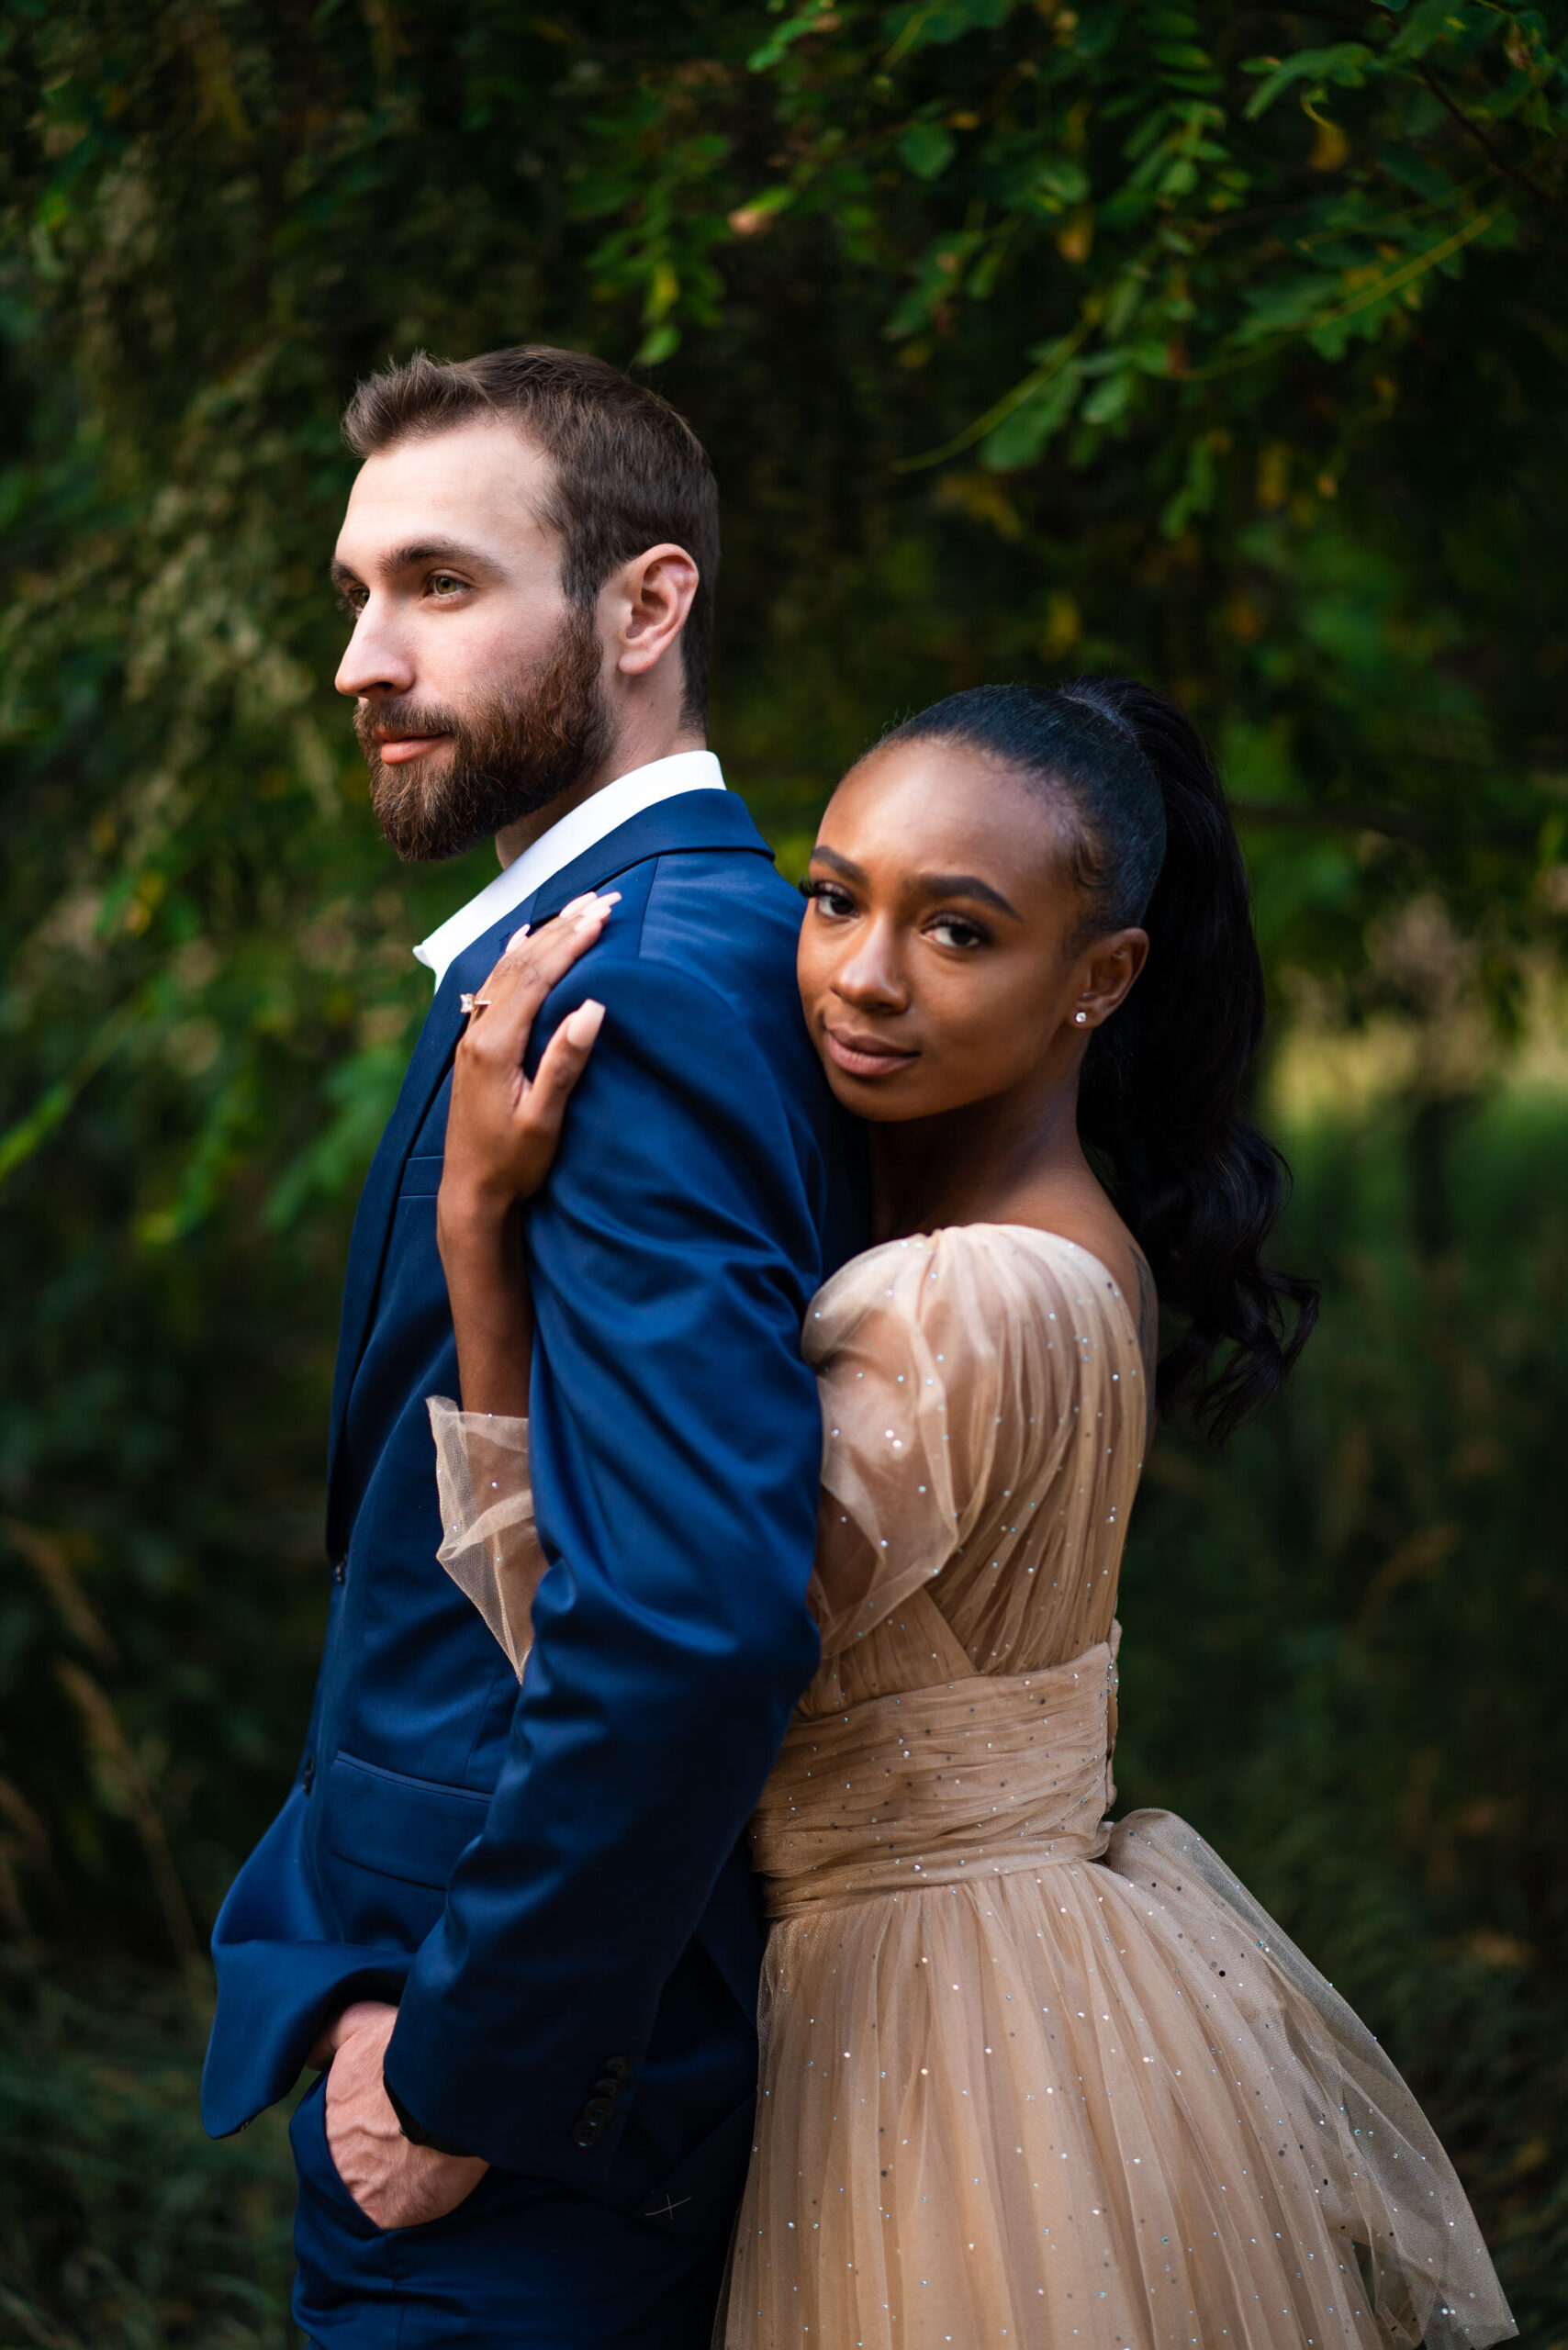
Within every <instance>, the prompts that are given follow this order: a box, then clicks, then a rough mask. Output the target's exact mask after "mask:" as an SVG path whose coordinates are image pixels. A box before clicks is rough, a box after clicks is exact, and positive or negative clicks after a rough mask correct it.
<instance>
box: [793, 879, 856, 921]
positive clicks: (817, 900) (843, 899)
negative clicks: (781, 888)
mask: <svg viewBox="0 0 1568 2350" xmlns="http://www.w3.org/2000/svg"><path fill="white" fill-rule="evenodd" d="M803 887H804V890H805V893H806V896H807V897H808V898H809V899H810V900H811V901H812V905H813V906H815V907H816V909H817V911H818V912H819V913H824V914H827V915H830V916H831V917H833V918H834V920H838V921H841V920H842V919H843V918H844V916H845V915H846V914H852V913H853V912H855V901H854V899H853V898H852V897H851V896H850V894H849V892H848V890H846V889H845V888H844V886H843V884H842V883H841V882H838V881H807V882H806V883H804V884H803Z"/></svg>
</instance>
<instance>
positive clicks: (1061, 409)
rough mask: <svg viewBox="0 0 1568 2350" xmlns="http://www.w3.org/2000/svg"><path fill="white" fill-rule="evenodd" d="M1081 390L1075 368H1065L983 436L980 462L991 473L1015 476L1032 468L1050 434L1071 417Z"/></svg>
mask: <svg viewBox="0 0 1568 2350" xmlns="http://www.w3.org/2000/svg"><path fill="white" fill-rule="evenodd" d="M1080 389H1081V378H1080V375H1079V372H1078V370H1077V368H1076V367H1072V366H1069V367H1066V368H1064V369H1063V370H1062V372H1061V374H1060V375H1057V376H1055V377H1053V378H1052V380H1051V382H1049V383H1048V384H1047V385H1045V386H1042V388H1041V389H1040V390H1039V391H1038V392H1036V394H1034V395H1033V397H1030V398H1029V399H1026V400H1024V401H1021V402H1020V403H1019V405H1018V407H1016V408H1014V411H1013V413H1012V415H1011V416H1006V417H1003V418H1002V422H1001V423H1000V424H998V425H997V426H995V427H994V429H993V430H992V431H991V432H989V433H988V434H987V435H986V438H985V439H984V441H982V442H981V443H980V463H981V464H983V465H985V466H986V467H988V468H989V470H990V471H991V472H992V473H1014V472H1016V471H1017V470H1018V469H1019V468H1020V467H1021V466H1024V465H1032V464H1034V462H1035V460H1036V457H1037V456H1038V455H1039V453H1040V452H1041V450H1042V449H1043V448H1044V447H1045V445H1046V443H1047V441H1048V440H1049V439H1050V437H1051V435H1052V434H1053V433H1054V432H1057V431H1059V430H1060V429H1061V427H1062V425H1064V424H1065V423H1066V421H1067V420H1068V418H1069V417H1070V415H1071V414H1072V411H1073V408H1074V407H1075V405H1076V403H1077V400H1078V395H1079V391H1080Z"/></svg>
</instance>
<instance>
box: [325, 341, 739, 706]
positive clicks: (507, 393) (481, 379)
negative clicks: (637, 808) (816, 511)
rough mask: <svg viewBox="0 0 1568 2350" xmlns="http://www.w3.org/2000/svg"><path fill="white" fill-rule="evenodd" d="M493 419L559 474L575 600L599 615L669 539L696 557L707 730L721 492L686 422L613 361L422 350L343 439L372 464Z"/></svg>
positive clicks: (692, 676) (686, 664)
mask: <svg viewBox="0 0 1568 2350" xmlns="http://www.w3.org/2000/svg"><path fill="white" fill-rule="evenodd" d="M484 416H498V417H504V418H506V419H507V420H509V421H510V423H512V424H514V425H515V426H516V427H517V430H518V431H519V432H521V434H523V435H524V437H525V438H526V439H528V440H530V441H532V442H533V443H534V445H535V446H536V447H537V448H540V449H542V450H543V452H544V454H545V455H546V456H547V457H548V458H549V459H550V461H551V464H553V466H554V474H555V487H554V496H553V498H551V501H550V506H549V509H548V510H547V511H546V512H545V513H544V514H543V516H542V517H541V519H542V520H543V521H544V522H545V523H546V524H547V525H548V526H549V527H550V528H551V529H552V530H554V531H558V532H559V533H560V535H561V539H562V543H563V545H564V548H565V554H564V556H563V560H562V567H561V584H562V586H563V588H565V590H566V594H567V596H568V597H569V598H570V599H572V601H573V602H574V603H577V604H579V605H581V606H583V607H584V608H585V609H586V610H589V611H591V610H592V609H593V605H594V602H595V599H597V597H598V595H599V589H600V588H602V587H603V585H604V583H605V581H606V580H607V579H608V578H609V576H610V573H611V572H612V571H613V570H614V569H615V568H616V566H617V565H619V564H622V563H628V562H630V561H631V559H632V557H633V555H638V554H642V553H643V552H644V549H645V548H648V547H651V546H657V545H658V544H659V543H661V541H664V540H673V541H674V543H676V545H678V546H682V547H684V548H685V549H686V551H687V553H688V554H689V555H690V556H691V558H692V560H693V561H694V562H695V564H696V565H697V571H698V584H697V594H696V596H695V598H694V599H693V600H692V606H691V610H690V612H689V615H688V617H687V622H686V626H685V628H684V630H683V631H682V632H681V640H680V643H681V661H682V676H683V678H684V692H683V696H682V702H681V716H682V718H683V720H684V721H685V722H686V723H687V724H689V725H691V726H701V727H705V725H706V721H707V712H708V665H709V657H710V654H711V647H712V641H713V582H714V580H715V578H716V577H717V576H718V570H719V491H718V485H717V484H716V482H715V481H714V479H713V468H712V466H711V464H709V462H708V453H707V451H706V450H705V449H704V448H703V446H702V443H701V442H700V441H699V439H698V438H697V435H696V433H695V432H693V431H692V430H691V427H690V426H689V424H688V423H687V421H686V420H685V418H684V417H682V416H679V415H678V414H677V412H676V410H675V409H674V408H671V406H670V404H669V402H668V401H667V400H662V399H660V397H659V396H658V394H657V393H656V392H651V391H649V390H648V388H647V386H646V385H644V384H634V383H633V382H632V380H631V378H630V377H629V376H626V375H622V374H621V372H620V370H619V369H618V368H615V367H611V366H610V364H609V363H608V361H606V360H603V359H595V358H593V357H592V356H591V355H590V353H588V352H586V351H552V350H550V349H549V348H548V347H547V346H545V345H543V344H538V343H523V344H519V345H518V346H517V347H516V348H515V349H514V350H511V351H487V352H484V353H481V354H480V356H479V357H478V358H477V359H459V360H438V359H431V357H430V355H429V354H428V353H426V352H423V351H416V352H415V353H414V355H413V357H412V358H411V359H407V360H405V361H404V362H403V364H402V365H401V366H399V367H389V368H387V369H386V370H385V372H384V373H383V374H381V375H368V376H366V378H365V380H364V383H362V384H361V385H360V386H359V388H358V389H357V390H356V392H355V393H354V396H353V399H352V400H351V401H350V402H349V405H348V408H347V409H346V411H345V412H344V416H343V438H344V440H345V441H346V442H348V444H349V447H350V448H351V449H352V450H353V453H354V455H355V456H356V457H369V456H373V455H374V454H375V452H376V451H377V450H380V449H389V448H391V447H393V446H394V445H395V444H396V443H397V442H399V441H411V440H417V439H422V438H423V437H424V436H425V435H426V434H428V433H432V432H445V431H451V430H452V428H453V427H454V426H455V425H462V424H468V423H472V422H473V420H475V419H476V417H484Z"/></svg>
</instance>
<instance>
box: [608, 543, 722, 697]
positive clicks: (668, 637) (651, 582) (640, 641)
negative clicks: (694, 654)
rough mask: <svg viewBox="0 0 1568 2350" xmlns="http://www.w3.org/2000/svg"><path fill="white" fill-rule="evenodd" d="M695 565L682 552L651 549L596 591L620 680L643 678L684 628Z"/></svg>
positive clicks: (695, 584)
mask: <svg viewBox="0 0 1568 2350" xmlns="http://www.w3.org/2000/svg"><path fill="white" fill-rule="evenodd" d="M699 576H700V575H699V573H698V569H697V565H696V564H695V563H693V561H692V559H691V557H690V556H689V554H687V552H686V549H685V548H684V547H678V546H672V545H666V546H656V547H650V548H649V549H648V552H647V553H646V554H640V555H636V556H634V557H633V560H632V561H631V562H630V563H624V564H622V566H621V568H620V570H619V571H617V572H615V573H613V574H612V575H611V576H610V578H609V579H607V580H606V581H605V583H604V586H603V588H601V589H600V591H599V619H600V621H601V624H603V625H605V627H606V633H607V635H608V638H609V643H610V649H611V651H612V653H613V654H614V656H615V666H616V667H617V668H618V669H619V670H620V672H621V674H622V677H645V676H646V675H647V673H648V671H649V670H650V669H653V668H655V667H656V666H657V665H658V663H659V662H660V661H661V660H663V658H664V656H665V655H666V653H667V652H668V651H669V649H670V647H671V645H672V644H674V643H675V642H676V640H677V638H678V636H679V634H680V632H681V630H682V629H683V628H684V627H685V626H686V617H687V614H688V613H689V611H690V610H691V603H692V599H693V597H694V596H695V595H696V593H697V588H698V580H699Z"/></svg>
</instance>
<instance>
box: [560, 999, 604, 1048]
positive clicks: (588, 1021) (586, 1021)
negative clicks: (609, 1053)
mask: <svg viewBox="0 0 1568 2350" xmlns="http://www.w3.org/2000/svg"><path fill="white" fill-rule="evenodd" d="M566 1025H567V1027H568V1029H569V1030H570V1032H571V1038H572V1042H573V1044H574V1045H591V1044H592V1042H593V1040H594V1038H595V1037H596V1036H597V1035H598V1034H599V1030H600V1028H602V1027H603V1025H604V1006H603V1004H602V1003H596V1002H595V1001H594V999H593V997H592V996H591V995H590V996H589V997H588V1002H586V1003H579V1004H578V1006H577V1010H576V1012H574V1013H573V1014H572V1016H571V1018H570V1019H569V1020H568V1021H567V1023H566Z"/></svg>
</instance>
